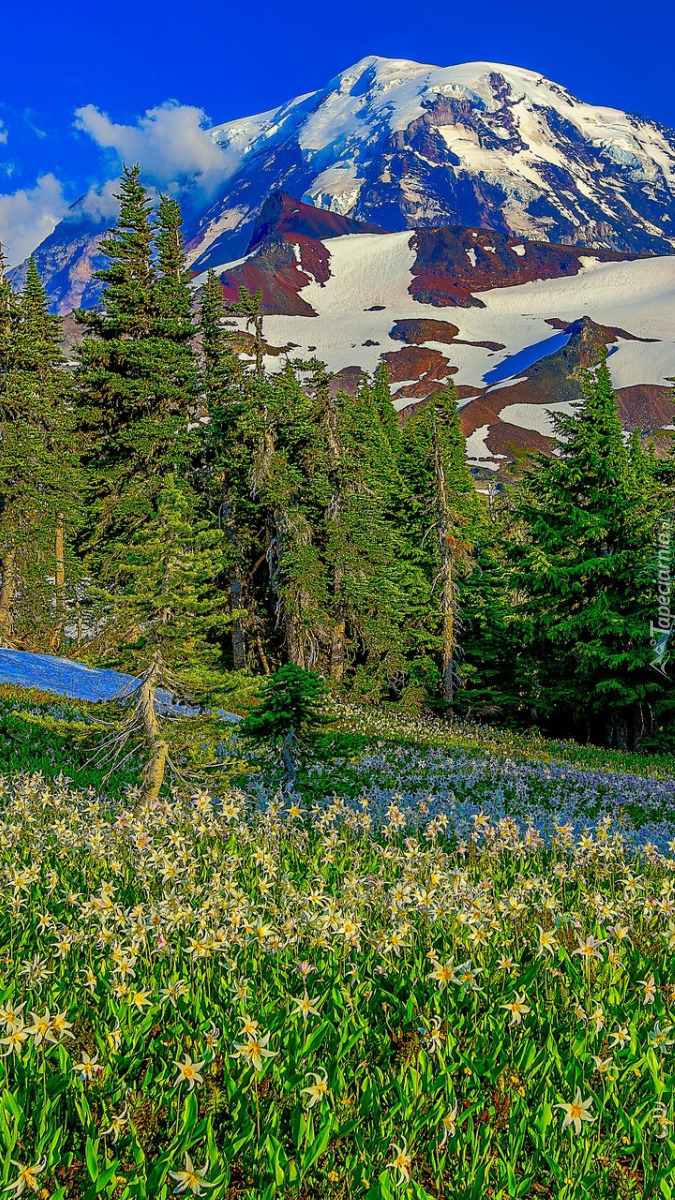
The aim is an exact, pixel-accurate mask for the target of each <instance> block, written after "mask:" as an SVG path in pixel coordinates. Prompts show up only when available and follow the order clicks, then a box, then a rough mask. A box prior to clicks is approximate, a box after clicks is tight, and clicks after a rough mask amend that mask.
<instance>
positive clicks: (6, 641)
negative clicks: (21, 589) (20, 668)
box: [0, 548, 16, 647]
mask: <svg viewBox="0 0 675 1200" xmlns="http://www.w3.org/2000/svg"><path fill="white" fill-rule="evenodd" d="M0 565H1V566H2V583H0V645H2V646H6V647H11V646H12V645H13V642H12V634H13V632H14V588H15V579H14V572H15V568H16V554H15V552H14V550H13V549H11V548H10V549H8V550H6V551H5V553H4V555H3V557H2V563H1V564H0Z"/></svg>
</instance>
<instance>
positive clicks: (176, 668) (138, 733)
mask: <svg viewBox="0 0 675 1200" xmlns="http://www.w3.org/2000/svg"><path fill="white" fill-rule="evenodd" d="M221 542H222V534H221V533H220V532H219V531H218V530H217V529H214V528H213V526H212V525H211V523H210V522H209V521H207V520H204V519H202V518H200V517H199V515H198V503H197V498H196V496H195V495H194V493H193V491H192V490H191V488H190V487H189V485H187V484H185V483H184V482H179V480H178V479H177V478H176V476H175V475H174V474H169V475H168V476H167V477H166V478H165V479H164V480H163V481H162V487H161V490H160V491H159V493H158V494H157V497H156V500H155V509H154V512H153V514H152V518H151V519H150V520H148V521H146V522H144V524H143V525H142V526H141V527H140V528H139V529H138V530H137V531H136V533H135V534H134V535H133V536H132V537H131V539H130V540H129V542H128V543H127V544H126V545H125V546H124V547H122V546H120V550H119V553H120V555H121V561H120V564H119V570H120V574H121V575H122V576H123V577H124V578H126V580H127V581H128V582H127V584H126V586H125V587H124V589H123V590H121V591H120V590H115V591H113V592H103V593H102V594H101V595H100V597H99V599H100V600H101V601H102V603H103V604H104V605H105V606H106V608H107V613H106V617H107V619H106V622H105V626H104V634H103V638H102V644H101V646H100V649H101V650H103V652H104V654H105V659H106V661H107V662H108V663H109V664H110V665H114V666H116V667H122V668H124V669H126V670H131V671H132V672H133V673H135V674H137V675H138V683H137V685H136V687H135V688H134V691H133V699H134V707H133V709H132V711H131V714H130V716H129V718H128V719H127V721H126V723H125V725H124V727H123V731H122V735H121V737H119V738H118V739H117V740H116V745H117V748H118V749H119V748H121V746H123V745H125V744H126V742H127V741H128V740H129V738H131V737H133V738H140V739H141V740H142V741H143V742H144V743H145V746H146V748H147V749H148V750H149V752H150V759H149V763H148V766H147V768H146V772H145V779H144V785H143V789H142V793H141V800H142V801H148V800H152V799H154V798H156V796H157V794H158V792H159V789H160V787H161V784H162V781H163V779H164V773H165V769H166V765H167V762H168V760H169V744H168V741H167V738H166V736H165V734H164V732H163V729H162V722H161V719H160V703H159V699H158V692H159V690H160V689H161V688H164V689H168V690H169V691H170V692H171V693H172V694H173V695H174V696H178V697H179V698H180V697H184V696H185V695H186V693H190V694H191V695H192V696H194V695H195V694H199V691H200V689H203V688H205V687H207V688H208V672H209V669H210V670H213V669H214V668H215V667H216V666H217V665H218V663H219V660H220V644H219V635H220V634H221V633H222V631H223V629H224V627H225V624H226V618H225V617H224V616H223V613H222V609H221V605H220V599H219V596H218V593H217V591H216V589H215V587H214V583H215V580H216V578H217V577H218V575H219V573H220V571H221V570H222V547H221Z"/></svg>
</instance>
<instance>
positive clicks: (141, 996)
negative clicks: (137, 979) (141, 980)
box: [129, 989, 152, 1013]
mask: <svg viewBox="0 0 675 1200" xmlns="http://www.w3.org/2000/svg"><path fill="white" fill-rule="evenodd" d="M129 1003H130V1004H133V1005H134V1007H135V1008H137V1009H138V1011H139V1012H141V1013H142V1012H143V1009H144V1008H152V1000H151V999H150V997H149V996H148V993H147V992H144V991H142V990H140V989H139V990H138V991H136V992H132V993H131V995H130V997H129Z"/></svg>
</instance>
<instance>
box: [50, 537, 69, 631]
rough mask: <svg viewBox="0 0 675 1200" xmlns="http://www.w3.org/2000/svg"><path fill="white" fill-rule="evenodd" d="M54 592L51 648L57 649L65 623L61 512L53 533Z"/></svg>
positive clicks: (64, 572)
mask: <svg viewBox="0 0 675 1200" xmlns="http://www.w3.org/2000/svg"><path fill="white" fill-rule="evenodd" d="M54 559H55V570H54V593H55V599H56V629H55V630H54V636H53V637H52V648H53V649H54V650H59V649H60V646H61V642H62V641H63V631H64V628H65V624H66V549H65V531H64V528H63V513H57V515H56V530H55V533H54Z"/></svg>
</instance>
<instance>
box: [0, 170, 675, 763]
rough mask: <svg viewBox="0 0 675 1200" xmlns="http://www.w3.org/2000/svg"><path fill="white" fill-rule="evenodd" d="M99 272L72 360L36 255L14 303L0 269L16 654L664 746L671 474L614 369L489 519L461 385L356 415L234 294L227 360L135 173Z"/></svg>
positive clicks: (177, 243) (173, 241)
mask: <svg viewBox="0 0 675 1200" xmlns="http://www.w3.org/2000/svg"><path fill="white" fill-rule="evenodd" d="M101 251H102V253H103V254H104V255H105V256H106V257H107V262H108V265H107V266H106V267H105V269H104V270H101V271H100V272H99V278H100V280H101V282H102V289H103V299H102V304H101V306H100V308H99V309H97V310H89V311H84V312H81V313H79V314H77V318H78V321H79V322H80V323H81V324H82V326H83V333H84V338H83V340H82V343H81V345H80V346H79V347H78V348H77V350H75V351H72V353H71V354H70V356H69V358H68V359H66V357H65V356H64V354H65V352H64V345H63V339H62V330H61V322H60V320H59V319H58V318H57V317H55V316H53V315H51V314H50V312H49V305H48V299H47V296H46V293H45V290H44V288H43V285H42V283H41V280H40V277H39V274H38V271H37V269H36V266H35V263H34V262H33V260H31V261H30V263H29V266H28V272H27V277H26V282H25V285H24V287H23V290H22V291H21V293H20V294H19V295H16V294H14V292H13V291H12V289H11V287H10V285H9V283H8V282H7V280H6V279H5V277H4V274H3V273H2V270H1V269H0V638H1V639H2V643H3V644H4V645H5V646H15V647H19V648H23V649H32V650H49V651H51V652H60V653H68V654H70V655H73V654H74V655H78V654H79V655H82V656H86V658H87V661H90V662H94V661H95V662H98V663H102V664H105V665H111V666H116V667H119V668H122V669H126V670H130V671H133V672H134V673H143V675H144V679H146V681H148V686H149V687H150V691H151V692H152V689H154V688H155V687H156V686H160V685H161V684H168V685H169V686H179V685H184V686H185V687H187V688H189V689H190V690H191V692H192V694H193V695H196V696H198V697H207V698H208V697H209V696H213V695H215V694H217V681H218V680H219V679H221V678H222V677H223V676H224V675H227V677H228V678H230V677H231V675H232V673H236V672H254V673H260V674H270V673H272V672H274V671H275V670H277V669H278V668H279V667H280V666H282V665H283V664H285V663H294V664H297V665H299V666H301V667H304V668H306V669H308V670H313V671H315V672H317V673H319V674H321V675H323V676H324V677H325V679H326V680H327V681H328V683H329V685H330V686H331V688H333V689H334V690H335V691H336V692H338V693H340V694H345V695H349V696H351V697H353V698H355V699H360V700H368V701H387V702H391V703H396V704H400V705H401V706H402V707H403V708H404V709H405V710H407V711H420V710H422V709H424V708H428V709H432V710H434V711H436V712H442V711H446V712H459V713H462V714H468V715H470V716H473V717H476V718H478V719H487V720H490V721H492V722H493V723H496V724H501V725H507V726H508V725H520V726H529V725H536V726H538V727H540V728H542V729H544V730H547V731H549V732H551V733H555V734H557V735H566V736H569V735H572V736H575V737H578V738H581V739H591V740H595V741H598V742H600V743H604V744H607V745H616V746H622V747H623V746H635V745H638V744H642V745H649V746H650V747H651V748H656V747H658V746H659V745H663V746H664V747H665V746H667V745H669V744H672V731H671V722H672V713H673V706H672V699H671V694H672V693H671V685H670V682H669V680H668V678H667V675H666V674H665V673H664V672H663V671H661V672H660V671H659V670H657V669H656V668H655V666H654V662H655V656H656V658H658V656H659V655H660V658H661V661H662V662H663V661H664V660H665V658H666V656H667V651H666V650H664V647H665V643H664V641H663V638H662V639H661V645H660V646H658V645H657V646H656V647H655V646H654V644H653V642H654V637H653V623H658V609H659V603H660V599H659V590H658V588H659V571H661V573H662V576H663V573H664V572H666V573H668V572H669V571H670V562H671V556H670V550H668V551H667V553H665V552H664V549H663V547H664V545H665V546H668V545H669V543H668V537H669V529H670V525H669V522H670V517H671V514H672V512H673V508H674V505H673V496H674V493H675V487H674V485H675V460H674V459H673V458H672V457H670V458H667V459H663V458H661V459H659V458H657V457H656V455H655V453H654V452H653V450H651V449H649V448H647V449H645V448H644V447H643V446H642V445H641V442H640V438H639V436H638V435H637V433H636V434H634V435H633V436H632V437H631V439H630V441H628V442H627V443H626V440H625V438H624V436H623V434H622V429H621V423H620V420H619V416H618V412H617V405H616V398H615V396H614V394H613V391H612V386H611V380H610V376H609V373H608V370H607V366H606V363H605V362H602V363H601V364H600V366H599V367H598V369H597V370H596V371H594V372H590V373H586V374H585V375H584V377H583V378H582V379H581V380H580V388H581V390H582V391H583V396H584V400H583V403H582V404H581V405H580V407H579V408H578V410H577V412H576V414H575V415H574V416H569V417H564V418H560V419H559V421H558V425H559V430H560V437H561V441H560V446H559V448H558V453H557V454H556V455H555V456H554V457H551V458H539V459H536V460H533V461H532V464H531V469H529V470H528V471H527V472H525V473H524V474H523V476H522V478H521V479H520V480H519V481H518V482H517V483H516V484H514V485H513V486H511V487H506V488H504V490H503V491H501V492H500V493H499V494H497V495H494V496H491V497H490V498H488V497H486V496H484V495H481V494H479V493H478V492H477V490H476V486H475V482H474V479H473V477H472V475H471V472H470V470H469V468H468V466H467V463H466V455H465V444H464V439H463V436H462V432H461V428H460V422H459V416H458V412H457V405H456V400H455V395H454V391H453V388H452V387H451V386H450V387H448V388H446V389H444V390H443V391H439V392H438V393H436V394H435V395H434V396H432V397H431V398H430V399H429V401H428V402H426V403H425V404H423V405H421V406H420V407H419V408H418V409H417V410H416V411H415V413H414V414H413V415H412V416H410V417H409V419H408V420H406V421H405V423H404V424H401V423H400V422H399V419H398V417H397V415H396V413H395V411H394V408H393V406H392V402H391V395H390V392H389V387H388V383H387V377H386V373H385V372H384V371H383V370H379V371H377V372H376V373H375V375H374V377H372V378H364V379H363V380H362V381H361V383H360V384H359V386H358V389H357V391H356V393H355V394H353V395H352V394H350V393H349V392H347V391H341V390H338V391H336V390H335V387H334V385H332V381H331V378H330V376H329V375H328V373H327V372H326V369H325V367H324V366H323V365H322V364H321V363H319V362H318V361H314V360H312V361H309V362H300V361H295V362H289V363H287V364H286V365H285V366H284V367H283V369H282V370H280V371H279V372H278V373H275V374H267V373H266V372H265V370H264V361H263V330H262V316H261V313H260V298H259V297H255V296H250V295H249V294H247V293H245V292H243V293H242V298H241V302H240V304H239V305H238V306H236V307H237V310H238V312H239V314H240V315H241V316H243V317H244V318H245V322H246V325H247V328H248V329H249V331H250V332H249V340H250V351H251V352H250V354H248V355H242V354H241V352H240V347H239V348H238V347H237V346H235V343H234V342H233V330H232V328H231V324H232V323H231V321H230V320H228V318H229V316H230V313H231V311H232V310H231V308H230V309H229V310H228V308H227V306H226V305H225V303H224V300H223V294H222V289H221V287H220V284H219V282H218V280H217V278H216V276H215V275H214V274H213V273H209V274H208V275H207V277H206V280H205V282H204V284H203V287H202V288H201V289H200V290H199V292H198V296H197V301H196V303H195V299H194V289H193V288H192V287H191V285H190V275H189V271H188V270H187V268H186V265H185V255H184V249H183V242H182V236H181V214H180V209H179V206H178V204H177V202H176V201H175V200H173V199H171V198H168V197H161V198H160V199H159V202H158V203H156V202H155V201H154V200H153V199H152V198H151V197H150V195H149V194H148V192H147V190H146V189H145V188H144V187H143V185H142V183H141V180H140V177H139V171H138V168H136V167H133V168H128V169H126V170H125V173H124V176H123V179H122V183H121V190H120V215H119V219H118V221H117V224H116V226H115V227H114V228H113V229H112V230H111V231H110V232H109V234H108V236H107V237H106V239H105V240H104V242H103V243H102V246H101ZM659 550H660V551H661V554H660V556H659ZM666 559H667V563H666ZM662 582H663V579H662ZM664 595H665V591H664V589H663V588H662V592H661V602H662V601H663V596H664ZM657 665H658V663H657ZM669 739H670V741H669Z"/></svg>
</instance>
